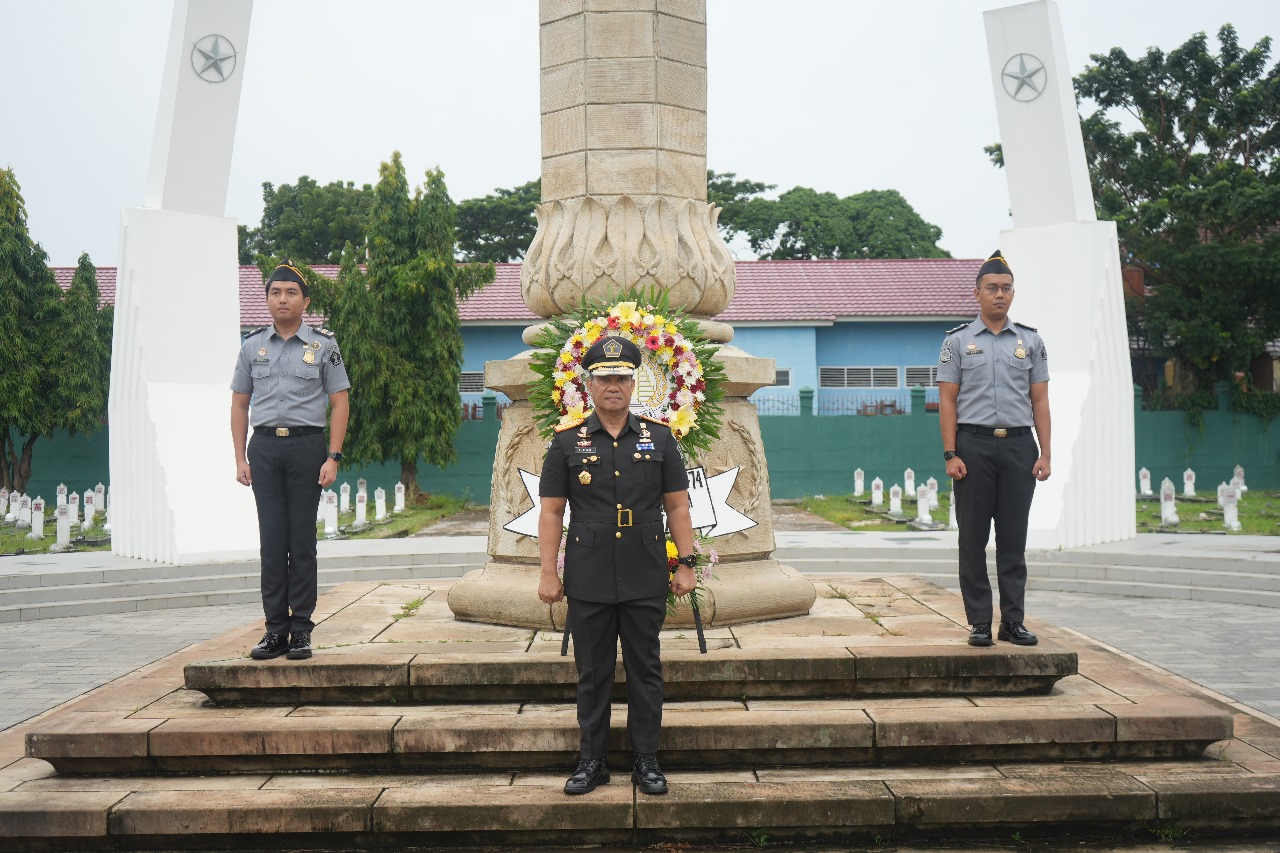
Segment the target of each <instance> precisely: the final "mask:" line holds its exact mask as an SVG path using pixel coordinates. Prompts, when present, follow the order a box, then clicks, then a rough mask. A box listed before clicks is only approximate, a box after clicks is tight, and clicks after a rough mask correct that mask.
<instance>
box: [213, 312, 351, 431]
mask: <svg viewBox="0 0 1280 853" xmlns="http://www.w3.org/2000/svg"><path fill="white" fill-rule="evenodd" d="M350 387H351V381H350V380H349V379H347V368H346V365H344V364H343V363H342V353H340V352H339V351H338V341H337V340H336V339H335V338H334V337H333V333H332V332H329V331H328V330H324V331H321V330H318V329H313V328H311V327H310V326H308V325H307V324H306V323H303V324H302V326H300V327H299V328H298V334H296V335H294V336H293V337H292V338H289V339H288V340H285V339H284V338H282V337H280V336H279V335H278V334H276V328H275V326H274V325H272V326H264V327H262V328H261V329H257V330H255V331H253V332H250V333H249V334H248V335H247V336H245V339H244V343H243V344H242V345H241V346H240V355H239V356H238V357H237V358H236V369H235V373H234V374H233V375H232V377H231V390H232V391H234V392H236V393H237V394H252V395H253V396H252V397H251V398H250V400H249V425H250V426H251V427H260V426H266V427H286V426H317V427H323V426H324V425H325V414H326V412H327V407H328V402H329V395H330V394H336V393H338V392H339V391H345V390H347V389H348V388H350Z"/></svg>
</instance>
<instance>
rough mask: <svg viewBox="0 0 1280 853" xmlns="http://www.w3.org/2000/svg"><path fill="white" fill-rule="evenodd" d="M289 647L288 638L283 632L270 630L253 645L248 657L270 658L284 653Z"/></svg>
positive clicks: (256, 658) (255, 658) (257, 658)
mask: <svg viewBox="0 0 1280 853" xmlns="http://www.w3.org/2000/svg"><path fill="white" fill-rule="evenodd" d="M288 648H289V638H288V637H286V636H285V635H284V634H273V633H271V632H270V631H268V632H267V633H265V634H263V635H262V642H260V643H258V645H256V646H254V647H253V651H251V652H249V657H251V658H253V659H254V660H271V659H272V658H278V657H280V655H282V654H284V653H285V652H286V651H287V650H288Z"/></svg>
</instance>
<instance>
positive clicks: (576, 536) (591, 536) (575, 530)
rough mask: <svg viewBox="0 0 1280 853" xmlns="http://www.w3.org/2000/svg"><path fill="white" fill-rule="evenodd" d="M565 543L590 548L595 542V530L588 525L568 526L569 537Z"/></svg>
mask: <svg viewBox="0 0 1280 853" xmlns="http://www.w3.org/2000/svg"><path fill="white" fill-rule="evenodd" d="M565 544H566V545H581V546H582V547H583V548H592V547H595V544H596V532H595V531H594V530H592V529H591V528H589V527H570V528H569V539H568V541H567V542H566V543H565Z"/></svg>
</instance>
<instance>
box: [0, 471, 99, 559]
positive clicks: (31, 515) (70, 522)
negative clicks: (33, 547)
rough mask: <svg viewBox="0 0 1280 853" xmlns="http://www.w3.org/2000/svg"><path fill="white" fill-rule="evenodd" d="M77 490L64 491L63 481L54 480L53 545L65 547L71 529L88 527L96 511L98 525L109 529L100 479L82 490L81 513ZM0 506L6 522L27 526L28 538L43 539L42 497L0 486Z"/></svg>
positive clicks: (69, 538) (68, 540)
mask: <svg viewBox="0 0 1280 853" xmlns="http://www.w3.org/2000/svg"><path fill="white" fill-rule="evenodd" d="M80 497H81V496H80V493H78V492H75V491H68V490H67V487H66V485H65V484H63V483H59V484H58V489H57V503H56V504H55V508H54V512H53V516H54V519H55V533H56V536H57V542H56V544H55V546H54V547H55V548H58V549H61V548H66V547H67V546H69V545H70V544H71V529H72V528H73V527H81V528H83V529H88V528H90V527H92V526H93V525H94V523H95V521H96V519H97V515H98V513H99V512H101V513H102V514H103V524H102V529H103V531H104V532H110V531H111V490H110V489H108V488H107V487H106V486H104V485H103V484H102V483H99V484H98V485H96V486H94V487H93V488H92V489H89V490H88V491H86V492H85V493H84V516H83V518H82V517H81V515H80ZM0 509H3V511H4V521H5V523H6V524H13V525H14V526H16V527H17V528H18V529H19V530H27V531H28V533H27V538H28V539H43V538H44V536H45V532H44V514H45V501H44V498H42V497H40V496H39V495H37V496H36V497H34V498H33V497H31V496H30V495H24V494H22V493H21V492H19V491H17V490H14V491H12V492H11V491H9V490H8V489H4V488H0Z"/></svg>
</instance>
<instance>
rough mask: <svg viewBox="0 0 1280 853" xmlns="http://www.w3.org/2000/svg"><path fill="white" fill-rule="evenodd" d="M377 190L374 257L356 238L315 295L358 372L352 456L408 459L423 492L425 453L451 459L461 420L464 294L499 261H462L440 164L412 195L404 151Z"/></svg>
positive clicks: (406, 471) (434, 460) (403, 462)
mask: <svg viewBox="0 0 1280 853" xmlns="http://www.w3.org/2000/svg"><path fill="white" fill-rule="evenodd" d="M379 176H380V178H379V181H378V184H377V186H376V187H374V189H373V201H372V205H371V208H370V216H369V232H368V249H367V251H368V263H367V268H366V270H365V271H364V272H362V271H361V270H360V268H359V266H358V263H359V260H360V256H362V255H363V252H362V251H360V250H359V249H357V248H356V247H355V246H354V244H352V243H350V242H349V243H348V244H347V245H346V247H345V248H344V250H343V252H342V257H341V263H342V267H341V271H340V273H339V276H338V282H337V284H336V285H335V286H334V287H332V288H330V289H328V292H327V293H326V292H325V291H318V292H317V291H313V299H314V300H315V303H314V304H315V305H316V307H317V308H318V309H319V310H323V311H325V312H326V313H327V314H328V317H329V321H330V325H331V326H332V327H333V329H334V331H335V332H337V334H338V339H339V340H340V341H341V342H342V347H343V351H344V353H345V358H346V362H347V370H348V373H349V375H350V378H351V386H352V387H351V426H350V438H349V439H348V442H347V451H348V455H350V457H351V458H352V460H353V461H354V462H356V463H357V464H368V463H373V462H387V461H389V460H392V459H396V460H399V462H400V476H401V482H403V483H404V484H405V488H406V489H408V490H410V491H411V492H414V491H416V490H417V481H418V480H417V477H418V459H419V457H421V458H423V459H425V460H426V461H427V462H428V463H431V464H433V465H439V466H445V465H449V464H451V463H452V462H454V461H456V459H457V452H456V450H455V449H454V445H453V439H454V436H455V434H456V433H457V430H458V426H459V424H460V423H461V421H462V400H461V397H460V395H459V394H458V377H459V374H460V373H461V369H462V331H461V323H460V321H459V319H458V300H459V299H462V298H464V297H466V296H468V295H469V294H471V293H472V292H474V291H475V290H477V289H478V288H480V287H482V286H484V285H485V284H488V283H490V282H492V281H493V279H494V268H493V264H475V265H462V266H460V265H459V264H458V263H457V262H456V260H455V239H456V232H455V224H456V223H455V217H456V215H457V213H456V206H455V205H454V203H453V201H452V200H451V199H450V198H449V193H448V190H447V189H446V187H445V182H444V173H443V172H441V171H440V170H439V169H432V170H429V171H428V172H427V173H426V181H425V182H424V183H423V185H422V186H421V187H419V188H418V189H417V191H416V192H415V194H414V196H413V198H410V196H409V182H408V179H407V178H406V176H405V170H404V164H403V162H402V161H401V158H400V152H398V151H397V152H395V153H394V154H392V156H391V162H389V163H383V164H382V166H381V168H380V169H379Z"/></svg>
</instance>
